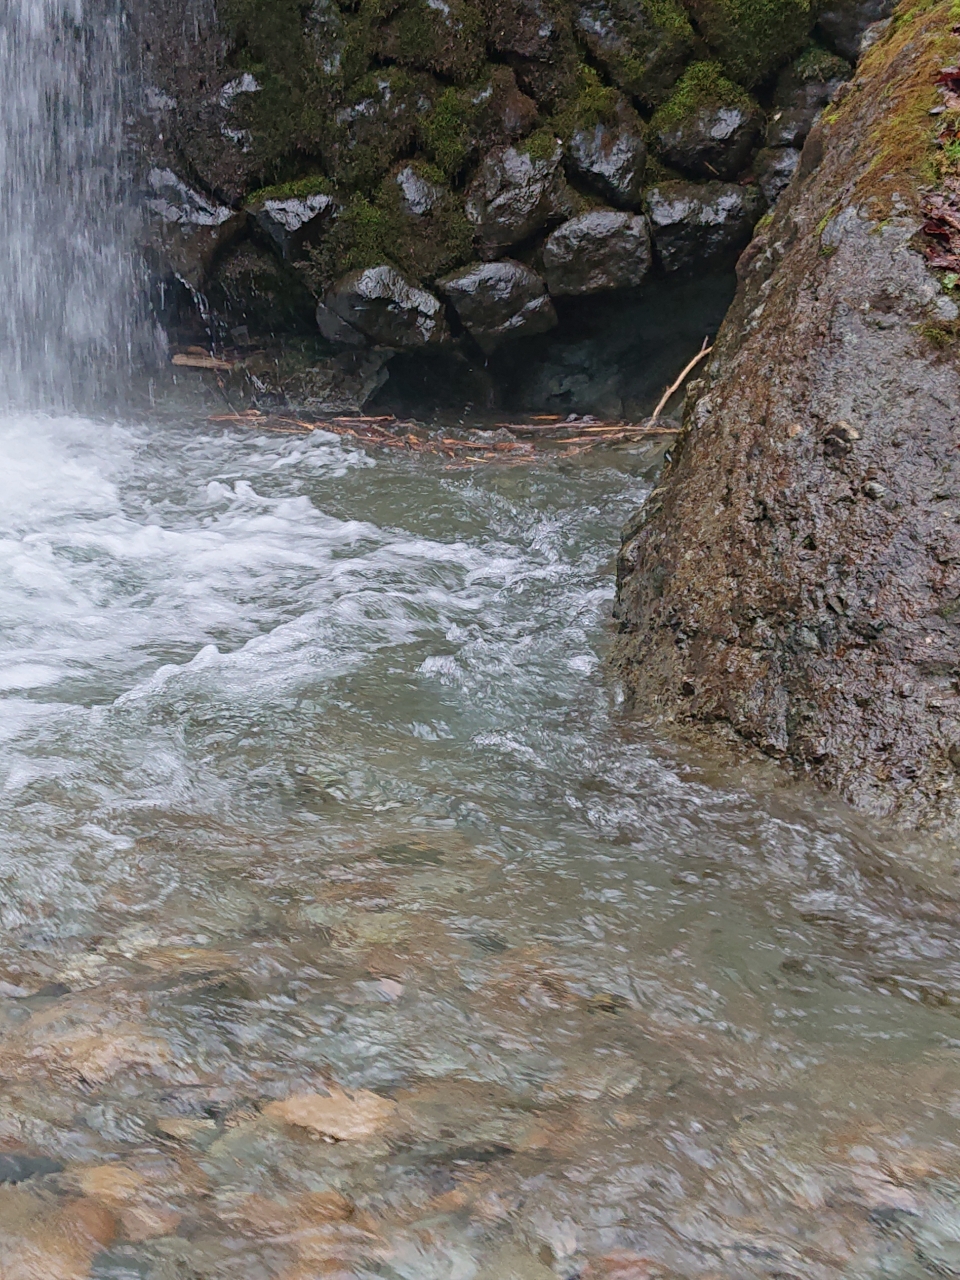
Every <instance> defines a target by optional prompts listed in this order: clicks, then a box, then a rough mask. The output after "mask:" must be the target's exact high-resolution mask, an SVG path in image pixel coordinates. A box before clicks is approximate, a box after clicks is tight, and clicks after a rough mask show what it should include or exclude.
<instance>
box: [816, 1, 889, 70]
mask: <svg viewBox="0 0 960 1280" xmlns="http://www.w3.org/2000/svg"><path fill="white" fill-rule="evenodd" d="M895 8H896V0H828V3H827V4H826V5H825V6H824V7H823V8H822V9H821V10H820V12H819V14H818V15H817V26H818V28H819V30H820V31H821V32H822V33H823V34H824V36H826V38H827V40H828V41H829V43H830V44H831V45H832V47H833V48H834V49H836V51H837V53H839V54H840V56H841V57H843V58H848V59H849V60H850V61H851V62H855V61H856V58H857V55H858V53H859V52H860V41H861V39H862V38H863V35H864V32H865V31H866V30H867V28H868V27H869V26H870V25H871V24H872V23H874V22H881V21H882V20H883V19H884V18H889V17H890V15H891V14H892V13H893V11H894V9H895Z"/></svg>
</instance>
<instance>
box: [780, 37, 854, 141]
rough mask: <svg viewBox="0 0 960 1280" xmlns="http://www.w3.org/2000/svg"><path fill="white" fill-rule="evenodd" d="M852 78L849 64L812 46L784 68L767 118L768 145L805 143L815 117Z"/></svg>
mask: <svg viewBox="0 0 960 1280" xmlns="http://www.w3.org/2000/svg"><path fill="white" fill-rule="evenodd" d="M849 79H850V64H849V63H848V62H845V61H844V60H843V59H842V58H837V57H834V56H832V55H831V54H828V53H826V52H825V51H824V50H822V49H815V48H814V49H811V50H810V51H809V52H808V53H807V54H805V55H804V56H803V57H801V58H798V59H797V60H796V62H794V63H793V64H792V65H791V66H789V67H787V68H786V70H784V71H783V72H781V74H780V76H779V78H778V79H777V86H776V89H775V90H774V94H773V103H772V110H771V113H770V119H769V121H768V122H767V146H768V147H802V146H803V144H804V143H805V142H806V140H807V134H808V133H809V132H810V130H811V129H812V128H813V125H814V121H815V120H816V119H817V116H819V114H820V112H821V111H822V110H823V108H824V107H825V106H827V105H828V103H831V102H832V101H833V99H834V97H835V96H836V93H837V90H838V89H839V88H840V86H841V85H842V84H844V83H845V82H846V81H847V80H849Z"/></svg>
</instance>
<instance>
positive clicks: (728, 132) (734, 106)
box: [650, 62, 764, 178]
mask: <svg viewBox="0 0 960 1280" xmlns="http://www.w3.org/2000/svg"><path fill="white" fill-rule="evenodd" d="M763 121H764V117H763V112H762V111H761V110H760V107H759V105H758V104H757V102H756V101H755V100H754V99H753V98H752V97H751V96H750V94H749V93H747V92H746V90H745V89H743V88H741V86H740V85H738V84H734V83H733V81H732V80H729V79H728V78H727V77H726V76H725V75H724V73H723V69H722V68H721V67H720V66H719V64H718V63H715V62H694V63H692V64H691V65H690V66H689V67H688V68H687V70H686V71H685V72H684V73H683V76H682V77H681V78H680V80H679V82H678V83H677V86H676V88H675V89H674V91H673V93H672V94H671V95H670V97H669V98H668V99H667V101H666V102H665V103H664V104H663V105H662V106H661V107H659V108H658V109H657V110H656V111H655V112H654V115H653V119H652V120H651V121H650V133H651V135H652V136H653V137H654V138H655V140H656V145H657V149H658V151H659V153H660V155H661V156H662V157H663V158H664V160H666V162H667V163H668V164H670V165H673V166H675V167H676V168H678V169H682V170H683V171H684V172H686V173H691V174H695V175H696V176H698V177H702V178H710V177H715V178H732V177H734V176H735V175H736V174H737V173H739V172H740V170H741V169H742V168H743V167H744V165H745V164H746V163H747V161H748V160H749V158H750V154H751V152H752V150H753V146H754V143H755V142H756V140H757V137H758V136H759V133H760V130H761V129H762V128H763Z"/></svg>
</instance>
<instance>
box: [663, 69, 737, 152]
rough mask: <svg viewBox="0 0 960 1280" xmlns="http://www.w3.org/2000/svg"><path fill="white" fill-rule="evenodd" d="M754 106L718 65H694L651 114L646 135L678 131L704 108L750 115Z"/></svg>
mask: <svg viewBox="0 0 960 1280" xmlns="http://www.w3.org/2000/svg"><path fill="white" fill-rule="evenodd" d="M755 106H756V103H755V102H754V100H753V99H752V98H751V97H750V95H749V93H747V92H746V90H744V89H743V88H742V87H741V86H740V85H738V84H734V82H733V81H732V80H730V79H728V78H727V76H726V75H724V72H723V68H722V67H721V66H720V64H719V63H717V62H694V63H692V64H691V65H690V66H689V67H688V68H687V69H686V71H685V72H684V73H683V75H682V76H681V78H680V81H679V83H678V84H677V87H676V88H675V89H674V91H673V93H672V94H671V95H670V97H669V98H668V99H667V101H666V102H665V103H664V104H663V106H662V107H658V108H657V110H656V111H655V112H654V114H653V118H652V120H651V121H650V132H651V133H652V134H654V135H656V134H659V133H661V132H667V131H668V130H673V129H678V128H681V127H682V126H683V125H684V124H686V123H687V122H688V121H690V120H692V119H693V118H694V117H695V116H696V114H697V113H698V112H699V111H701V110H703V109H704V108H715V107H743V108H745V109H746V110H748V111H750V110H753V108H754V107H755Z"/></svg>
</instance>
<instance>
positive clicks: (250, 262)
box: [204, 240, 316, 346]
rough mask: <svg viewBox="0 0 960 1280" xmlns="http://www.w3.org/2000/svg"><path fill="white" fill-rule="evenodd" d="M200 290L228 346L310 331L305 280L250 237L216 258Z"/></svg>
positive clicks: (310, 303)
mask: <svg viewBox="0 0 960 1280" xmlns="http://www.w3.org/2000/svg"><path fill="white" fill-rule="evenodd" d="M204 293H205V296H206V301H207V307H206V311H207V314H208V317H209V318H210V319H211V320H212V322H213V324H214V325H215V326H216V328H217V330H218V331H219V333H220V336H221V338H222V340H223V341H225V342H228V343H230V344H232V343H238V344H239V345H241V346H243V345H246V343H247V342H249V341H255V340H257V339H261V338H271V337H274V336H275V335H278V334H286V333H302V334H308V333H311V332H313V327H314V323H315V321H314V311H315V309H316V302H315V300H314V297H313V295H312V293H311V292H310V290H309V289H308V288H307V286H306V284H305V282H304V281H303V280H302V279H301V277H300V276H299V275H298V274H297V272H296V271H294V270H293V268H292V267H291V266H290V265H289V264H288V263H286V262H283V261H281V259H280V258H278V257H277V255H276V254H275V253H272V252H270V251H268V250H266V249H264V248H262V247H261V246H260V245H258V244H255V243H254V242H252V241H250V240H242V241H240V242H238V243H237V244H236V245H234V246H232V247H231V248H230V249H229V250H228V251H227V252H225V253H223V254H222V255H219V256H218V257H217V261H216V264H215V266H214V269H213V271H212V273H211V275H210V278H209V280H208V281H207V284H206V285H205V288H204Z"/></svg>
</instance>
